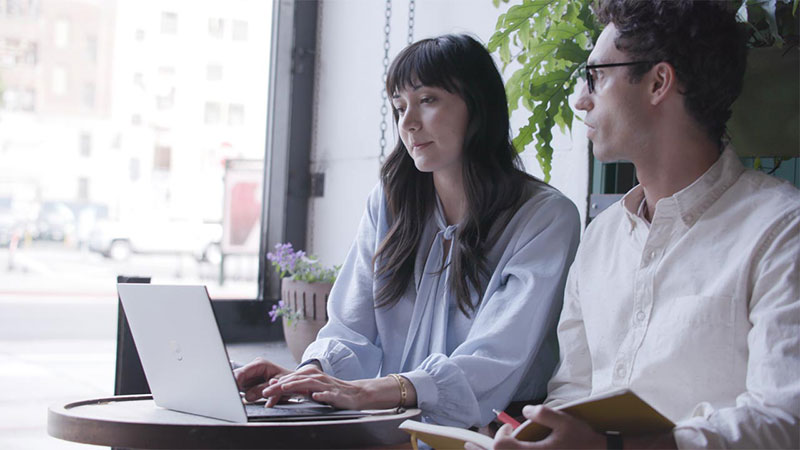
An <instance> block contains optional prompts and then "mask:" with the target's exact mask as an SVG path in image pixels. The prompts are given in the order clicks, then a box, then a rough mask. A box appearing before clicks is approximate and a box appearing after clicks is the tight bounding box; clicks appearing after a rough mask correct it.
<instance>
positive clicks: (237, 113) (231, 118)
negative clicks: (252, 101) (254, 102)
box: [228, 104, 244, 126]
mask: <svg viewBox="0 0 800 450" xmlns="http://www.w3.org/2000/svg"><path fill="white" fill-rule="evenodd" d="M228 125H233V126H237V125H244V105H238V104H231V105H229V106H228Z"/></svg>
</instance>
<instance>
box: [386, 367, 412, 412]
mask: <svg viewBox="0 0 800 450" xmlns="http://www.w3.org/2000/svg"><path fill="white" fill-rule="evenodd" d="M389 376H391V377H392V378H394V380H395V381H397V386H398V387H400V404H398V405H397V407H398V408H405V407H406V397H407V396H408V392H407V391H406V382H405V381H403V377H401V376H400V375H398V374H396V373H390V374H389Z"/></svg>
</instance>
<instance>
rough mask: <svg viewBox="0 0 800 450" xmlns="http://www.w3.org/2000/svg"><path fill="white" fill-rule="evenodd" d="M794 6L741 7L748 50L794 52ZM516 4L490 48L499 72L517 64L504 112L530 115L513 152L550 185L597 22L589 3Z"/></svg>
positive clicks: (775, 1)
mask: <svg viewBox="0 0 800 450" xmlns="http://www.w3.org/2000/svg"><path fill="white" fill-rule="evenodd" d="M501 1H502V2H503V3H509V0H492V2H493V3H494V6H495V7H499V6H500V3H501ZM798 2H800V0H742V2H741V8H740V10H739V13H738V16H737V18H738V19H739V20H740V21H742V22H747V23H748V28H749V29H750V33H751V38H750V40H749V42H748V44H749V45H750V46H752V47H755V46H785V45H787V44H794V45H796V43H797V38H796V36H797V20H796V19H797V14H796V13H797V6H798ZM514 3H516V4H514V5H513V6H511V7H510V8H509V9H508V11H506V12H505V13H504V14H501V15H500V17H499V18H498V19H497V24H496V26H495V33H494V34H493V35H492V37H491V39H490V40H489V45H488V48H489V51H491V52H497V53H498V55H499V56H500V60H501V61H502V63H503V71H504V72H505V70H506V68H507V67H508V66H509V65H510V64H512V63H516V64H518V65H519V68H517V69H516V70H515V71H514V73H513V74H512V75H511V78H509V79H508V81H507V82H506V95H507V96H508V105H509V112H510V113H512V112H514V111H515V110H517V109H518V108H519V106H520V105H522V107H524V108H525V109H526V110H527V111H528V112H529V115H528V118H527V122H526V123H525V124H524V125H523V126H522V127H521V128H520V129H519V130H517V131H516V133H515V135H514V146H515V147H516V148H517V150H518V151H520V152H521V151H523V150H524V149H525V148H527V147H528V146H529V145H530V144H531V143H533V144H534V148H535V149H536V160H537V161H538V162H539V166H540V167H541V169H542V172H543V173H544V179H545V181H550V172H551V169H552V159H553V146H552V141H553V133H552V130H553V128H554V127H555V126H556V125H558V127H559V129H560V130H561V132H562V133H566V131H567V130H570V131H571V130H572V121H573V120H574V119H575V114H574V112H573V110H572V107H571V106H570V104H569V101H568V99H569V96H570V94H572V92H573V91H574V90H575V85H576V84H577V82H578V80H579V79H580V78H581V76H582V74H581V68H582V67H583V65H584V64H585V63H586V59H587V58H588V57H589V53H590V52H591V49H592V45H593V43H594V42H595V41H596V40H597V37H598V36H599V35H600V31H601V30H602V25H601V24H600V23H598V22H596V21H595V20H594V14H593V13H592V10H591V8H590V6H591V4H592V1H591V0H521V1H517V2H514ZM787 18H788V20H787Z"/></svg>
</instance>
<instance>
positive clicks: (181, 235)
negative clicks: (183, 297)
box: [89, 220, 222, 264]
mask: <svg viewBox="0 0 800 450" xmlns="http://www.w3.org/2000/svg"><path fill="white" fill-rule="evenodd" d="M221 240H222V225H221V224H219V223H208V222H193V221H188V220H187V221H177V220H176V221H140V222H135V223H127V222H113V221H100V222H98V223H97V224H96V226H95V228H94V230H93V231H92V233H91V236H90V239H89V249H91V250H92V251H95V252H99V253H101V254H103V255H104V256H106V257H108V258H112V259H115V260H124V259H127V258H129V257H130V256H131V255H132V254H134V253H136V254H177V253H184V254H191V255H193V256H194V257H195V258H196V259H197V260H198V261H209V262H212V263H215V264H216V263H219V262H220V260H221V258H222V254H221V251H220V242H221Z"/></svg>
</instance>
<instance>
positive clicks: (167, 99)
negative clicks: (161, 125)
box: [156, 87, 175, 111]
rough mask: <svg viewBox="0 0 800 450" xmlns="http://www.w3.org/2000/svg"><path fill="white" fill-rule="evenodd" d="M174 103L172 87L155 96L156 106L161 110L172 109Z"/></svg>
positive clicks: (173, 89)
mask: <svg viewBox="0 0 800 450" xmlns="http://www.w3.org/2000/svg"><path fill="white" fill-rule="evenodd" d="M174 104H175V88H174V87H172V88H170V89H169V91H168V92H167V93H166V94H164V95H157V96H156V108H158V109H159V110H161V111H164V110H167V109H172V107H173V105H174Z"/></svg>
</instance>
